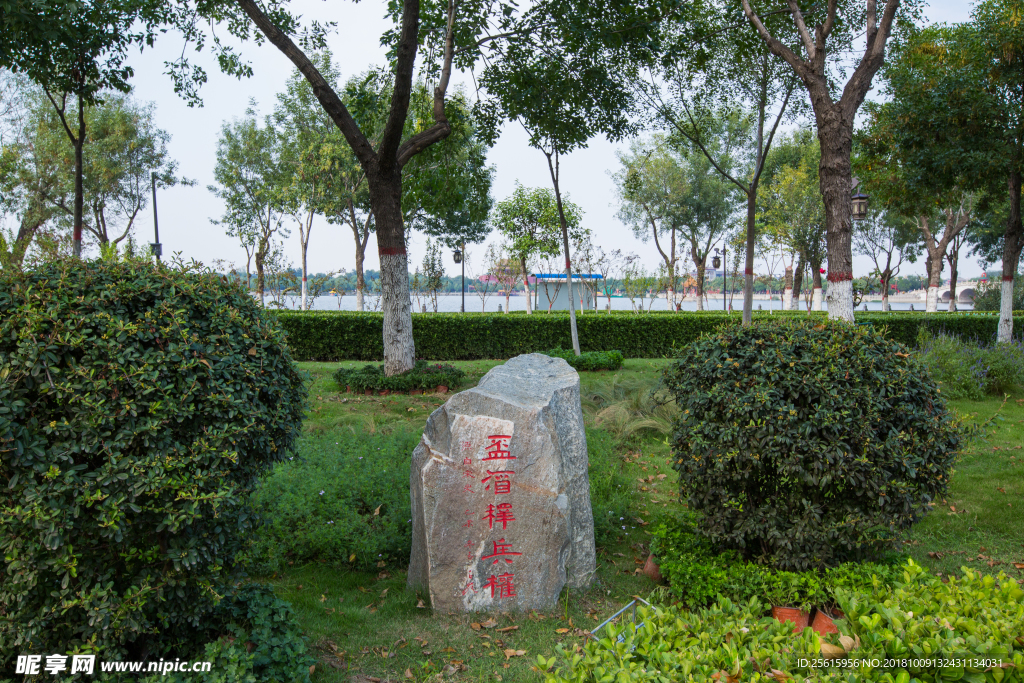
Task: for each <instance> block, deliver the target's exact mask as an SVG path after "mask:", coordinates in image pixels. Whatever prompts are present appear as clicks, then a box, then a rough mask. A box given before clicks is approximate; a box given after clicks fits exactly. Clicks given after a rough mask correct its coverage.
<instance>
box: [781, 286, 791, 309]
mask: <svg viewBox="0 0 1024 683" xmlns="http://www.w3.org/2000/svg"><path fill="white" fill-rule="evenodd" d="M782 310H784V311H791V310H793V288H792V287H786V289H785V291H783V292H782Z"/></svg>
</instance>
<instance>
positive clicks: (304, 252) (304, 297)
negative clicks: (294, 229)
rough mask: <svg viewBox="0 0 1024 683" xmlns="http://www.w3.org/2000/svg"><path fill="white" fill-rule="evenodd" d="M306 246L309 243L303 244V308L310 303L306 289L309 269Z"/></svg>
mask: <svg viewBox="0 0 1024 683" xmlns="http://www.w3.org/2000/svg"><path fill="white" fill-rule="evenodd" d="M306 247H307V245H302V306H301V308H302V310H307V308H306V306H307V305H308V304H307V303H306V292H307V291H308V290H307V289H306V273H308V271H309V270H308V268H307V266H306Z"/></svg>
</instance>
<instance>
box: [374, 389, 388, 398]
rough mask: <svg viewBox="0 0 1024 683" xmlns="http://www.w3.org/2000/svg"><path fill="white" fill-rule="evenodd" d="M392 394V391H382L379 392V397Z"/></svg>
mask: <svg viewBox="0 0 1024 683" xmlns="http://www.w3.org/2000/svg"><path fill="white" fill-rule="evenodd" d="M390 393H391V390H390V389H381V390H380V391H378V392H377V395H378V396H387V395H388V394H390Z"/></svg>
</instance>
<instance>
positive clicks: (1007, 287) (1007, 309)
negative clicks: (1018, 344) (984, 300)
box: [996, 280, 1013, 342]
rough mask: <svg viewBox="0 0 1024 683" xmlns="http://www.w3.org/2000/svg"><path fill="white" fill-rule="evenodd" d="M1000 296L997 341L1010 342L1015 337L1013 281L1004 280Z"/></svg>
mask: <svg viewBox="0 0 1024 683" xmlns="http://www.w3.org/2000/svg"><path fill="white" fill-rule="evenodd" d="M999 294H1000V296H999V328H998V331H997V333H996V341H998V342H1009V341H1010V339H1011V338H1012V337H1013V280H1003V284H1002V290H1001V291H1000V293H999Z"/></svg>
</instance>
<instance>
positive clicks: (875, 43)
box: [744, 0, 900, 118]
mask: <svg viewBox="0 0 1024 683" xmlns="http://www.w3.org/2000/svg"><path fill="white" fill-rule="evenodd" d="M744 2H746V0H744ZM899 4H900V3H899V0H886V2H885V10H884V11H883V13H882V21H881V23H880V24H879V25H878V27H877V29H876V30H875V34H874V35H873V36H870V37H869V38H868V42H867V46H866V47H865V49H864V56H863V57H862V58H861V60H860V64H858V65H857V68H856V69H855V70H854V72H853V75H852V76H851V77H850V80H849V81H848V82H847V83H846V87H845V88H843V96H842V97H841V98H840V99H839V106H840V107H841V109H842V111H843V114H844V115H845V116H848V117H850V118H853V116H854V115H856V113H857V109H859V108H860V105H861V104H862V103H863V102H864V97H865V96H866V95H867V93H868V88H870V87H871V79H872V78H874V76H875V73H876V72H877V71H878V70H879V69H880V68H881V67H882V62H883V61H884V59H885V42H886V40H888V38H889V33H890V31H891V30H892V22H893V20H894V19H895V17H896V9H897V7H898V5H899Z"/></svg>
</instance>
